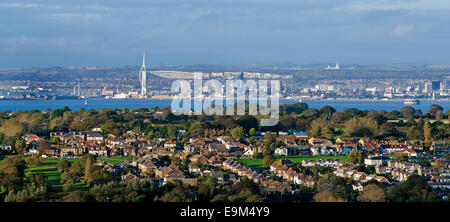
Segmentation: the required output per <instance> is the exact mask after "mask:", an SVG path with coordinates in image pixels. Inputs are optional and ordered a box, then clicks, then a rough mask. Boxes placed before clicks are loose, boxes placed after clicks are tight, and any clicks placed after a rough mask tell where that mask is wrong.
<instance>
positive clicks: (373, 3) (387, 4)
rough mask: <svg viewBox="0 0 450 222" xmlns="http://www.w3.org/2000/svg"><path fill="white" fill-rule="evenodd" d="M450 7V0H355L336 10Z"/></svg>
mask: <svg viewBox="0 0 450 222" xmlns="http://www.w3.org/2000/svg"><path fill="white" fill-rule="evenodd" d="M441 9H450V3H449V1H448V0H354V1H352V2H351V3H349V4H348V5H344V6H341V7H337V8H336V10H357V11H359V10H441Z"/></svg>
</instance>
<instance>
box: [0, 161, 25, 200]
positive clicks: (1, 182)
mask: <svg viewBox="0 0 450 222" xmlns="http://www.w3.org/2000/svg"><path fill="white" fill-rule="evenodd" d="M26 167H27V166H26V162H25V161H24V160H23V158H22V157H21V156H18V155H15V156H9V157H7V158H6V159H4V160H3V161H2V162H1V163H0V187H3V188H4V189H6V191H12V190H18V189H20V188H21V187H22V185H23V178H24V177H25V169H26Z"/></svg>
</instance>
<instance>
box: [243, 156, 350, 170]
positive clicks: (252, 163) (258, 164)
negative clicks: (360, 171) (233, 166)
mask: <svg viewBox="0 0 450 222" xmlns="http://www.w3.org/2000/svg"><path fill="white" fill-rule="evenodd" d="M275 159H276V160H280V159H287V160H290V161H292V162H293V163H301V162H302V160H320V159H340V160H341V161H347V156H278V157H275ZM236 162H238V163H240V164H244V165H246V166H247V167H251V168H264V166H263V165H262V162H263V158H252V159H239V160H237V161H236Z"/></svg>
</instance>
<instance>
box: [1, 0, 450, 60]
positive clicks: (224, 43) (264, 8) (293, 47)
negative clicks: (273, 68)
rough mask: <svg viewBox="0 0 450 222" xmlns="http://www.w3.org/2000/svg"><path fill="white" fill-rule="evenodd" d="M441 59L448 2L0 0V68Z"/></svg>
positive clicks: (448, 31)
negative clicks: (143, 61)
mask: <svg viewBox="0 0 450 222" xmlns="http://www.w3.org/2000/svg"><path fill="white" fill-rule="evenodd" d="M143 51H146V53H147V54H148V55H149V56H150V58H149V63H150V65H152V66H158V65H188V64H245V63H276V62H283V61H289V62H293V63H297V64H310V63H328V62H330V63H334V62H339V63H344V64H345V63H361V64H380V63H384V64H391V63H403V62H405V63H410V62H411V63H415V62H418V63H439V64H450V1H448V0H389V1H388V0H276V1H274V0H246V1H244V0H127V1H123V0H102V1H92V0H64V1H60V0H27V1H25V0H1V1H0V67H31V66H39V67H45V66H81V65H88V66H122V65H138V64H139V61H140V56H141V54H142V52H143Z"/></svg>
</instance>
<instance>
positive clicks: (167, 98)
mask: <svg viewBox="0 0 450 222" xmlns="http://www.w3.org/2000/svg"><path fill="white" fill-rule="evenodd" d="M219 98H220V97H219ZM269 98H270V97H269ZM91 99H105V100H154V101H159V100H172V99H174V97H164V98H104V97H87V98H56V99H29V98H23V99H17V98H1V99H0V101H2V100H20V101H56V100H91ZM192 99H194V98H192ZM202 99H204V98H202ZM222 99H223V100H225V99H224V98H222ZM246 99H247V100H248V98H246ZM279 99H280V100H294V101H299V102H300V99H298V98H279ZM405 100H406V99H352V98H337V99H301V102H306V101H367V102H371V101H373V102H401V101H405ZM417 100H419V101H437V102H450V98H449V99H434V100H433V99H417Z"/></svg>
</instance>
